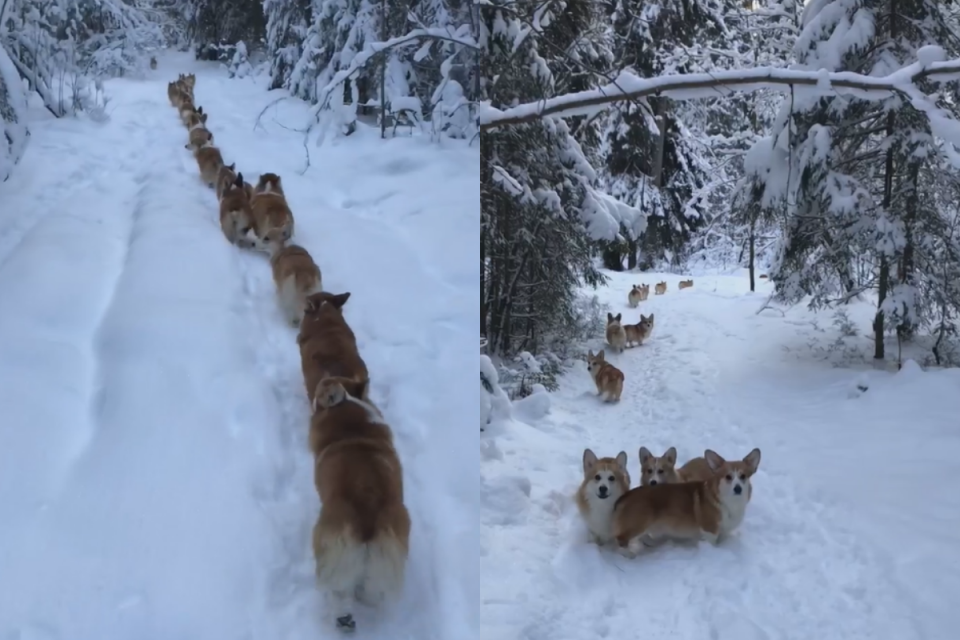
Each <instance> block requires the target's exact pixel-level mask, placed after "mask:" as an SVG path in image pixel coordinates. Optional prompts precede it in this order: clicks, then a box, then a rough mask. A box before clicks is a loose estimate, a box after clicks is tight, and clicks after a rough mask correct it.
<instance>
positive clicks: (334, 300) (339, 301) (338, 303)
mask: <svg viewBox="0 0 960 640" xmlns="http://www.w3.org/2000/svg"><path fill="white" fill-rule="evenodd" d="M349 299H350V292H349V291H347V292H346V293H338V294H337V295H335V296H330V298H329V299H328V300H327V302H329V303H330V304H332V305H333V306H335V307H336V308H337V309H342V308H343V305H345V304H347V300H349Z"/></svg>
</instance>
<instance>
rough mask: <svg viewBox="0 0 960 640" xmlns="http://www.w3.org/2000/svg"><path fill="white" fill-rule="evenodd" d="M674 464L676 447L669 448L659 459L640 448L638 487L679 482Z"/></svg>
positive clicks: (648, 450) (675, 461)
mask: <svg viewBox="0 0 960 640" xmlns="http://www.w3.org/2000/svg"><path fill="white" fill-rule="evenodd" d="M676 464H677V449H676V447H670V448H669V449H667V450H666V451H665V452H664V453H663V455H662V456H660V457H659V458H658V457H657V456H655V455H653V454H652V453H650V449H647V448H646V447H640V486H642V487H646V486H654V485H658V484H671V483H674V482H679V481H680V480H679V478H678V476H677V471H676V469H675V467H676Z"/></svg>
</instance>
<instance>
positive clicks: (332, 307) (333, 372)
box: [297, 291, 370, 402]
mask: <svg viewBox="0 0 960 640" xmlns="http://www.w3.org/2000/svg"><path fill="white" fill-rule="evenodd" d="M349 299H350V292H346V293H336V294H334V293H328V292H326V291H321V292H318V293H314V294H312V295H309V296H307V299H306V303H305V305H304V309H303V319H302V320H301V321H300V332H299V334H298V335H297V344H298V345H299V346H300V366H301V368H302V370H303V381H304V385H305V386H306V391H307V396H308V397H309V398H310V401H311V402H313V393H314V391H315V390H316V388H317V385H318V384H320V381H321V380H323V379H324V378H326V377H329V376H338V377H341V378H349V379H351V380H356V381H357V382H361V381H363V380H367V379H368V378H369V377H370V374H369V373H368V372H367V364H366V363H365V362H364V361H363V358H361V357H360V351H359V350H358V349H357V338H356V336H355V335H354V334H353V330H352V329H350V325H349V324H347V321H346V319H344V317H343V305H345V304H346V303H347V300H349ZM363 399H364V400H368V398H366V397H364V398H363Z"/></svg>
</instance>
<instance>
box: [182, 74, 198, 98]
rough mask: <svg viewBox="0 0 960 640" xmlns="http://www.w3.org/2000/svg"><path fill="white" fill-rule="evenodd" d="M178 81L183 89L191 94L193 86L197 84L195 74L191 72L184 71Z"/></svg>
mask: <svg viewBox="0 0 960 640" xmlns="http://www.w3.org/2000/svg"><path fill="white" fill-rule="evenodd" d="M180 82H181V83H182V84H183V87H184V89H186V90H187V92H188V93H189V94H190V96H191V97H192V96H193V88H194V87H196V86H197V76H196V75H195V74H192V73H185V74H182V75H181V78H180Z"/></svg>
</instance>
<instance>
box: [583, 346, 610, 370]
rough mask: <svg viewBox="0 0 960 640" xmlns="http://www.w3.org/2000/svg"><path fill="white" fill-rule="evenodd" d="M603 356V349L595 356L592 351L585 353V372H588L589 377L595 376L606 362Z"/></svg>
mask: <svg viewBox="0 0 960 640" xmlns="http://www.w3.org/2000/svg"><path fill="white" fill-rule="evenodd" d="M603 355H604V354H603V349H601V350H600V353H598V354H597V355H593V350H592V349H591V350H590V351H588V352H587V371H589V372H590V374H591V375H596V374H597V371H599V370H600V367H602V366H603V364H604V363H605V362H606V360H604V359H603Z"/></svg>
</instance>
